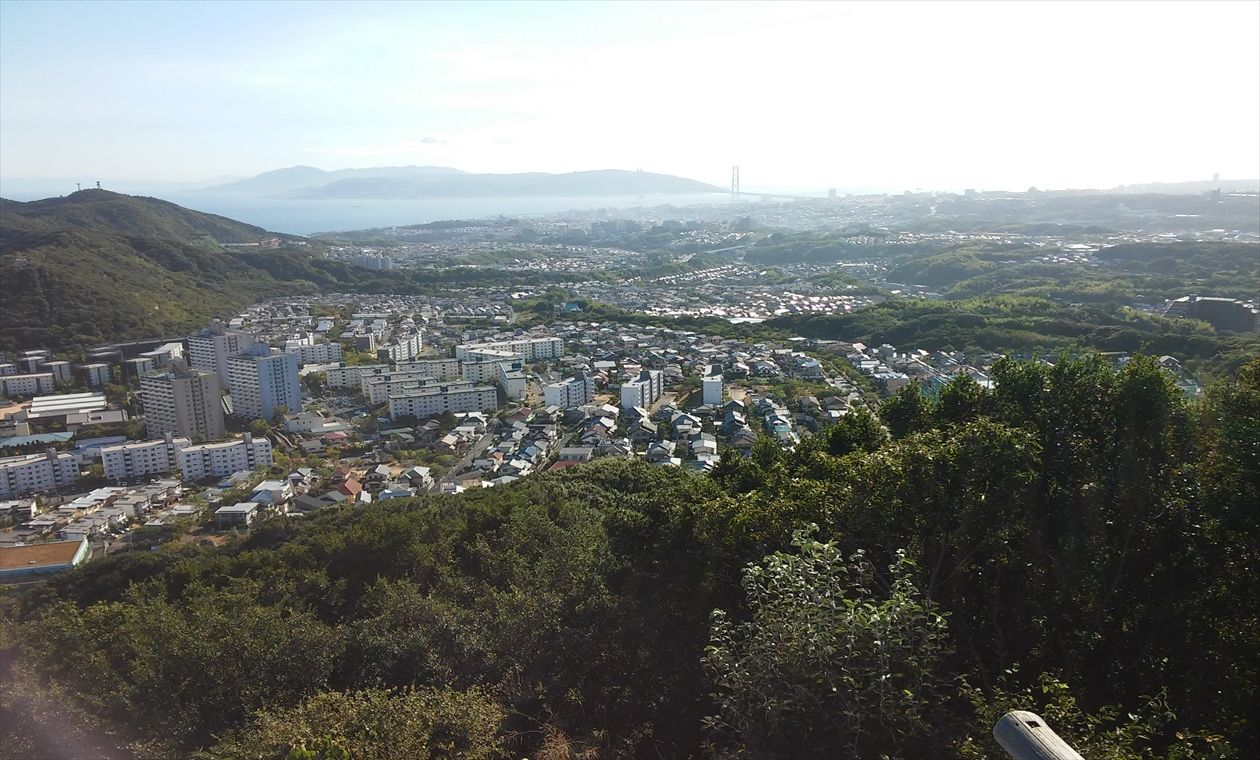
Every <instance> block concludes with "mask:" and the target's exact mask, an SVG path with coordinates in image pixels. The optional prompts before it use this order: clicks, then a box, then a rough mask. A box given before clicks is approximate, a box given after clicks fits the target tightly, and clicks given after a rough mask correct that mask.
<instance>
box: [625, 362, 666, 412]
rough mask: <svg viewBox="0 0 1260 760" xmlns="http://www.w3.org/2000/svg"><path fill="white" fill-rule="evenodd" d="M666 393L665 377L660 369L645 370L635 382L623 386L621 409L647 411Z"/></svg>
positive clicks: (630, 381) (628, 382) (631, 381)
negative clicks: (641, 409)
mask: <svg viewBox="0 0 1260 760" xmlns="http://www.w3.org/2000/svg"><path fill="white" fill-rule="evenodd" d="M664 392H665V379H664V375H663V374H662V373H661V371H660V370H658V369H645V370H643V371H642V372H640V373H639V376H638V377H637V378H635V379H634V380H629V381H627V382H624V383H622V384H621V408H622V409H632V408H634V407H636V406H640V407H643V408H644V409H647V408H648V407H650V406H652V404H655V403H656V400H657V399H659V398H660V397H661V394H662V393H664Z"/></svg>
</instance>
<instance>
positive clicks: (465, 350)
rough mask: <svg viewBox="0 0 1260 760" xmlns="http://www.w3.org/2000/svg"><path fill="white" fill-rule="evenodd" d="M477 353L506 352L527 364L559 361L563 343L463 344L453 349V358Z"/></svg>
mask: <svg viewBox="0 0 1260 760" xmlns="http://www.w3.org/2000/svg"><path fill="white" fill-rule="evenodd" d="M478 351H507V352H508V353H512V354H516V355H518V356H520V357H521V358H522V359H524V360H525V361H527V362H537V361H546V360H548V359H559V358H560V357H561V356H564V341H563V340H561V339H560V338H522V339H520V340H501V341H490V342H486V343H465V344H462V345H458V346H456V347H455V358H456V359H466V358H468V355H469V354H470V353H476V352H478Z"/></svg>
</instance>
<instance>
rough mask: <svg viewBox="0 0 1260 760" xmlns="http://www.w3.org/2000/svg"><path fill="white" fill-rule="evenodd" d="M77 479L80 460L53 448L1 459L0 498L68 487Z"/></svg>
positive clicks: (10, 497)
mask: <svg viewBox="0 0 1260 760" xmlns="http://www.w3.org/2000/svg"><path fill="white" fill-rule="evenodd" d="M78 479H79V460H78V459H76V458H75V457H74V455H72V454H65V453H58V452H56V451H54V450H53V449H48V451H46V452H44V453H43V454H25V455H23V456H16V457H5V458H3V459H0V499H12V498H14V497H17V496H25V495H26V494H32V493H39V492H41V491H54V490H56V489H58V488H68V487H70V486H73V485H74V484H75V481H77V480H78Z"/></svg>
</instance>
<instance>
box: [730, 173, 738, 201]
mask: <svg viewBox="0 0 1260 760" xmlns="http://www.w3.org/2000/svg"><path fill="white" fill-rule="evenodd" d="M731 200H733V201H737V200H739V167H738V166H732V167H731Z"/></svg>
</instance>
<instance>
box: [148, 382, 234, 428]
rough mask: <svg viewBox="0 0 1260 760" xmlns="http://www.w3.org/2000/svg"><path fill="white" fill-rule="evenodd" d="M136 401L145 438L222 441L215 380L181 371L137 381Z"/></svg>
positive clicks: (217, 387)
mask: <svg viewBox="0 0 1260 760" xmlns="http://www.w3.org/2000/svg"><path fill="white" fill-rule="evenodd" d="M140 399H141V401H142V402H143V404H144V421H145V426H146V427H147V428H148V430H149V435H165V434H166V433H175V434H177V435H182V436H186V437H188V438H190V439H192V440H194V441H213V440H214V439H216V438H222V437H223V431H224V428H223V399H222V396H221V394H220V393H219V379H218V378H217V377H216V376H215V375H212V374H210V373H209V372H199V371H197V370H185V369H183V368H182V366H181V367H179V368H177V369H175V370H173V371H169V372H159V373H154V374H149V375H145V376H143V377H141V378H140Z"/></svg>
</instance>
